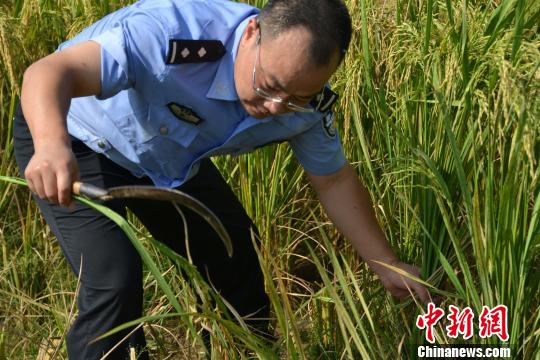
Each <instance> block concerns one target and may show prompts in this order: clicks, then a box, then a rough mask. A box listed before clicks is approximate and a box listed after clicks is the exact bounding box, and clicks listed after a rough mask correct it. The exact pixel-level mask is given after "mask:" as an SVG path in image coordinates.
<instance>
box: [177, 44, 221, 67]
mask: <svg viewBox="0 0 540 360" xmlns="http://www.w3.org/2000/svg"><path fill="white" fill-rule="evenodd" d="M226 52H227V50H226V49H225V46H223V43H222V42H221V41H219V40H179V39H170V40H169V53H168V54H167V59H166V63H167V64H188V63H202V62H210V61H216V60H219V59H221V57H222V56H223V55H225V53H226Z"/></svg>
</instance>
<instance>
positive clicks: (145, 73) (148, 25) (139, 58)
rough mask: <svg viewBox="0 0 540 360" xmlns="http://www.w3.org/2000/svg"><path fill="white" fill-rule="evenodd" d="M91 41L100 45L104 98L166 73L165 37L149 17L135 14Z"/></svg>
mask: <svg viewBox="0 0 540 360" xmlns="http://www.w3.org/2000/svg"><path fill="white" fill-rule="evenodd" d="M90 40H92V41H95V42H97V43H98V44H100V45H101V94H100V95H99V96H98V99H106V98H109V97H112V96H114V95H116V94H117V93H118V92H119V91H121V90H125V89H128V88H130V87H137V86H141V87H143V86H146V85H148V84H149V83H152V82H154V81H156V80H158V79H159V78H160V76H161V75H162V74H163V72H164V70H165V62H164V59H165V52H166V46H167V36H166V33H165V31H164V30H163V28H162V27H161V25H160V24H159V23H158V22H157V21H156V20H155V19H154V18H152V17H150V16H149V15H147V14H145V13H142V12H136V13H133V14H131V15H130V16H129V17H126V18H124V19H122V20H120V21H118V22H117V23H115V24H114V26H113V27H112V28H110V29H109V30H107V31H104V32H102V33H101V34H99V35H97V36H95V37H92V38H91V39H90Z"/></svg>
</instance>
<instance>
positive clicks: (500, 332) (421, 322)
mask: <svg viewBox="0 0 540 360" xmlns="http://www.w3.org/2000/svg"><path fill="white" fill-rule="evenodd" d="M449 309H450V312H449V314H448V315H447V316H446V318H447V319H448V322H449V324H448V326H446V335H447V336H448V337H450V338H453V339H455V338H457V337H458V336H459V335H460V334H461V335H462V336H463V339H464V340H467V339H470V338H471V337H472V336H473V332H474V327H473V319H474V313H473V311H472V309H471V308H470V307H468V306H467V307H466V308H465V309H463V310H462V311H460V309H459V308H458V307H457V306H454V305H450V306H449ZM443 316H444V310H443V309H441V308H439V307H437V306H435V304H433V303H429V304H428V311H427V313H426V314H424V315H418V318H417V319H416V327H417V328H418V329H420V330H424V329H425V330H426V334H425V335H426V340H427V341H429V342H430V343H432V344H433V343H434V342H435V336H434V332H433V327H434V326H435V325H437V323H438V322H439V320H441V319H442V318H443ZM478 326H479V329H480V331H479V334H478V335H479V336H480V337H481V338H483V339H485V338H488V337H491V336H493V335H497V336H498V337H499V339H501V341H508V339H509V335H508V308H507V307H506V305H498V306H495V307H494V308H493V309H490V308H489V307H487V306H485V305H484V306H483V307H482V313H481V314H480V316H479V318H478Z"/></svg>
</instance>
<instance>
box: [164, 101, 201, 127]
mask: <svg viewBox="0 0 540 360" xmlns="http://www.w3.org/2000/svg"><path fill="white" fill-rule="evenodd" d="M167 107H168V108H169V110H170V111H171V112H172V113H173V115H174V116H176V117H177V118H178V119H180V120H182V121H185V122H188V123H190V124H194V125H199V124H200V123H201V122H203V121H204V120H203V119H202V118H201V117H200V116H199V115H197V113H196V112H195V111H193V110H191V109H190V108H188V107H187V106H184V105H178V104H177V103H175V102H170V103H168V104H167Z"/></svg>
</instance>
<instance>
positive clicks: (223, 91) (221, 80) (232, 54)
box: [206, 15, 256, 101]
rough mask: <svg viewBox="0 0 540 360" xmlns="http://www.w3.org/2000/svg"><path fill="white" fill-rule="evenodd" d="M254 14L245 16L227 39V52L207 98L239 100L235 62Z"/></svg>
mask: <svg viewBox="0 0 540 360" xmlns="http://www.w3.org/2000/svg"><path fill="white" fill-rule="evenodd" d="M254 16H256V15H253V16H249V17H247V18H245V19H244V20H243V21H242V22H241V23H240V24H239V25H238V26H237V27H236V30H235V31H234V33H233V34H232V36H231V37H230V38H229V40H228V41H227V45H226V46H225V48H226V49H227V53H226V54H225V55H224V56H223V58H222V59H221V62H220V64H219V67H218V69H217V72H216V76H215V77H214V81H213V82H212V85H211V86H210V89H209V90H208V92H207V93H206V97H207V98H210V99H216V100H226V101H238V100H239V99H238V94H237V93H236V86H235V85H234V62H235V60H236V52H237V51H238V46H239V44H240V40H241V39H242V35H243V34H244V30H245V29H246V26H247V24H248V22H249V20H250V19H251V18H252V17H254Z"/></svg>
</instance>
